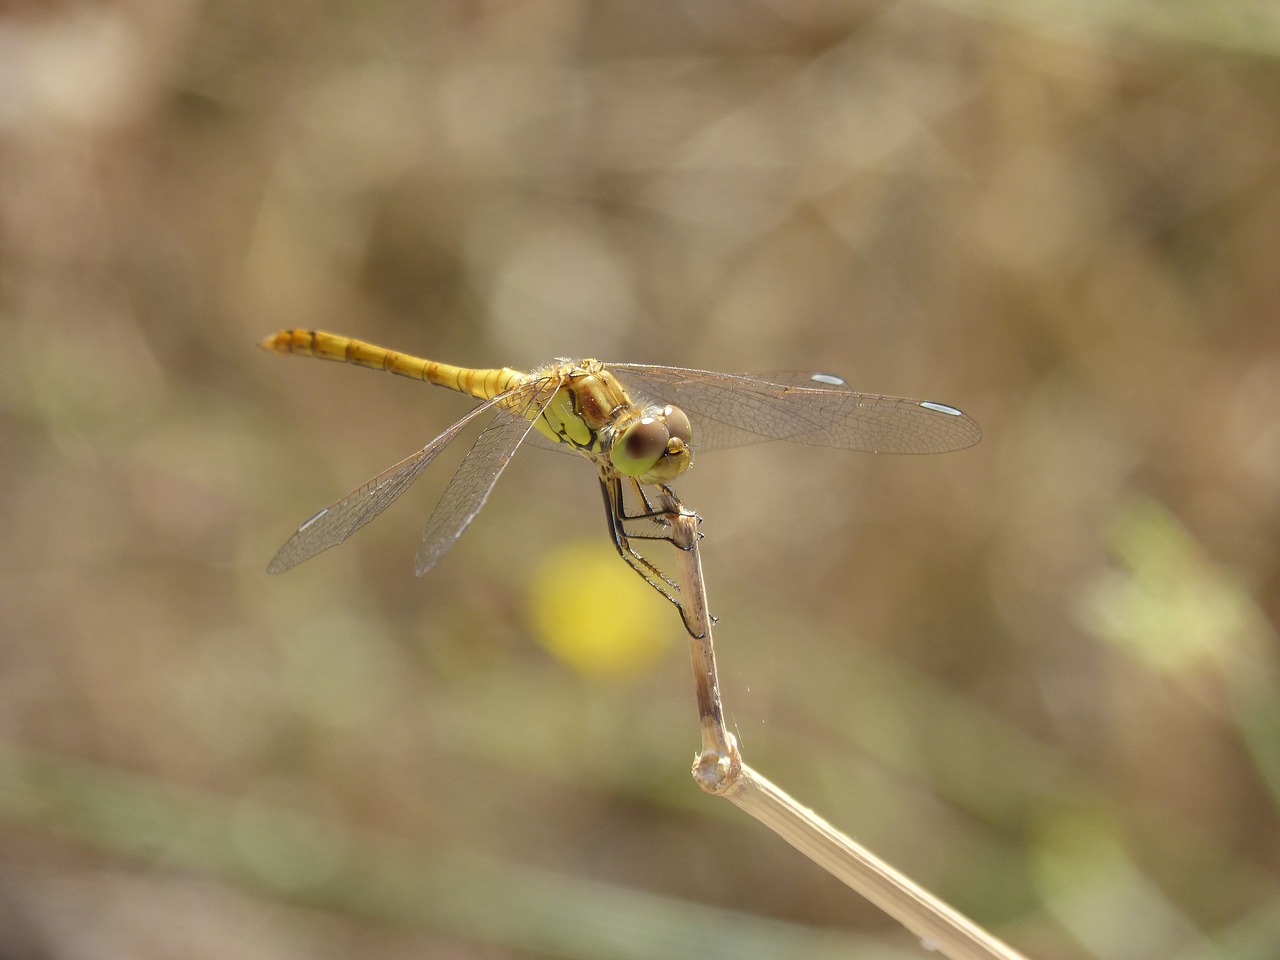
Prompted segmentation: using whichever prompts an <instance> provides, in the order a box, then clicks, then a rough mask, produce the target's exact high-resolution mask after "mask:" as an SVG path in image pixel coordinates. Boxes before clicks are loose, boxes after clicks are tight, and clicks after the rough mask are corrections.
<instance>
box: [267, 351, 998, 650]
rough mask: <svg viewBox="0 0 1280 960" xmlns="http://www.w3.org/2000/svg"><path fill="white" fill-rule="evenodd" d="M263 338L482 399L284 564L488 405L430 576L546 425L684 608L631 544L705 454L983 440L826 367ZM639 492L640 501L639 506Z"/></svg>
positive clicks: (937, 406)
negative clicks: (748, 448)
mask: <svg viewBox="0 0 1280 960" xmlns="http://www.w3.org/2000/svg"><path fill="white" fill-rule="evenodd" d="M259 346H261V347H262V348H263V349H264V350H270V351H273V352H275V353H293V354H299V355H303V356H310V357H317V358H319V359H321V360H335V361H339V362H343V363H352V364H355V365H357V366H361V367H370V368H372V369H375V370H385V371H387V372H388V373H395V374H399V375H400V376H405V377H411V378H413V379H417V380H425V381H427V382H428V383H433V384H436V385H437V386H441V387H448V388H449V389H450V390H455V391H458V392H460V393H465V394H467V395H469V396H471V397H474V398H476V399H477V400H480V401H482V402H481V403H480V404H479V405H478V406H476V407H474V408H473V409H472V410H471V411H470V412H469V413H468V414H467V415H466V416H464V417H463V418H462V419H461V420H459V421H458V422H457V423H455V424H453V425H452V426H451V427H449V428H448V429H447V430H445V431H444V432H443V433H442V434H440V435H439V436H438V437H436V438H435V439H434V440H432V441H431V442H430V443H428V444H427V445H426V446H425V447H423V448H422V449H421V450H419V451H417V452H416V453H414V454H411V455H410V456H408V457H406V458H405V459H404V460H401V461H400V462H399V463H397V464H395V465H393V466H391V467H389V468H388V469H386V470H384V471H383V472H382V473H380V474H378V475H377V476H376V477H374V478H373V479H372V480H369V481H368V482H367V483H365V484H363V485H361V486H360V487H357V488H356V489H355V490H353V491H351V492H350V493H348V494H347V495H346V496H345V497H342V498H341V499H339V500H336V501H335V502H333V503H331V504H329V506H327V507H325V508H324V509H323V510H320V511H319V512H318V513H316V514H315V515H313V516H312V517H311V518H310V519H309V520H307V521H306V522H305V523H303V524H302V526H300V527H299V528H298V530H297V532H296V533H294V535H293V536H292V537H290V538H289V540H288V541H287V542H286V543H285V544H284V546H282V547H281V548H280V550H279V551H278V552H277V553H276V555H275V557H274V558H272V560H271V563H270V564H269V565H268V567H267V570H268V572H269V573H283V572H284V571H286V570H289V569H291V568H293V567H295V566H297V565H298V564H300V563H302V562H303V561H304V560H309V559H310V558H311V557H314V556H315V555H316V554H318V553H320V552H321V551H324V550H327V549H329V548H330V547H335V546H337V545H338V544H340V543H342V542H343V541H345V540H346V539H347V538H348V537H350V536H351V535H352V534H353V533H355V532H356V531H357V530H359V529H360V528H361V527H363V526H364V525H365V524H367V523H369V522H370V521H371V520H373V519H374V518H375V517H377V516H378V515H379V514H381V513H382V512H383V511H384V510H386V509H387V507H389V506H391V504H392V503H394V502H395V501H396V500H397V499H398V498H399V497H400V495H401V494H403V493H404V492H405V490H407V489H408V488H409V485H410V484H412V483H413V481H414V480H416V479H417V478H418V477H419V476H420V475H421V474H422V472H423V471H424V470H425V469H426V468H427V467H428V466H429V465H430V463H431V461H432V460H434V459H435V457H436V455H437V454H439V453H440V451H441V450H443V449H444V448H445V446H447V445H448V444H449V442H450V441H451V440H453V439H454V437H456V436H457V435H458V434H459V433H460V432H461V431H462V430H463V428H464V427H466V426H467V424H469V423H471V421H473V420H475V419H476V418H478V417H480V416H481V415H483V414H485V413H486V412H490V413H492V414H493V421H492V423H490V424H489V426H487V427H486V428H485V429H484V430H483V431H482V432H481V434H480V437H479V439H478V440H476V442H475V444H474V445H473V446H472V448H471V450H470V451H469V452H468V453H467V455H466V457H465V458H464V459H463V461H462V463H461V465H460V466H459V467H458V469H457V472H456V473H455V474H454V476H453V479H452V480H451V481H450V482H449V485H448V486H447V487H446V488H445V491H444V493H443V495H442V496H441V497H440V500H439V501H438V502H437V503H436V506H435V509H434V510H433V511H432V513H431V517H430V519H429V520H428V521H427V525H426V528H425V529H424V530H423V533H422V540H421V543H420V546H419V548H418V555H417V572H418V575H419V576H421V575H422V574H424V573H426V572H427V571H428V570H430V569H431V568H432V567H433V566H435V564H436V563H437V562H438V561H439V560H440V558H441V557H443V556H444V555H445V554H446V553H447V552H448V551H449V549H450V548H451V547H452V546H453V544H454V543H455V542H456V541H457V540H458V538H459V537H460V536H462V533H463V531H464V530H466V528H467V526H468V525H469V524H470V523H471V521H472V520H474V519H475V517H476V514H477V513H479V512H480V508H481V507H483V506H484V503H485V500H486V499H488V496H489V492H490V491H491V490H492V489H493V485H494V484H495V483H496V482H497V480H498V477H499V476H501V474H502V471H503V470H504V469H505V468H506V466H507V463H508V462H510V460H511V457H512V456H513V455H514V454H515V452H516V449H517V448H518V447H519V446H520V444H521V443H523V442H524V440H525V439H526V438H527V437H529V436H530V435H531V433H533V432H534V431H537V433H536V434H535V436H537V437H538V438H540V439H541V441H542V443H543V445H552V446H556V447H559V448H561V449H566V450H569V451H572V452H575V453H578V454H581V455H582V456H584V457H586V458H587V459H588V460H590V461H591V462H592V463H593V464H595V467H596V470H597V473H598V474H599V478H600V487H601V490H602V492H603V495H604V501H605V506H606V514H607V516H608V521H609V534H610V536H611V538H612V539H613V544H614V547H615V548H616V549H617V551H618V553H619V555H620V556H621V557H622V559H623V560H625V561H626V562H627V563H628V564H629V565H630V566H631V568H632V569H633V570H635V571H636V572H637V573H638V574H640V576H641V577H643V578H644V579H645V581H646V582H647V583H648V584H649V585H650V586H651V587H653V588H654V589H655V590H657V591H658V592H659V593H661V594H662V595H663V596H664V597H666V598H667V599H668V600H670V601H671V602H672V603H674V604H675V605H676V607H677V608H678V609H680V611H681V616H682V618H683V616H684V608H683V607H682V606H681V603H680V598H679V596H678V593H679V587H678V586H677V585H676V584H675V583H674V582H673V581H671V580H670V579H669V578H668V577H667V576H666V575H665V574H663V573H662V571H661V570H659V569H658V567H657V566H656V565H655V564H653V563H652V562H650V561H649V560H648V559H647V558H645V557H644V556H643V555H642V554H641V553H640V552H639V550H637V549H636V548H635V546H633V544H632V541H633V540H654V539H668V537H667V536H665V535H664V534H663V533H662V526H663V525H664V523H665V520H664V517H665V516H666V515H667V512H666V511H667V510H668V509H669V508H663V507H661V506H655V501H654V499H652V498H651V497H652V495H651V494H650V493H649V492H648V491H647V490H646V488H652V489H654V490H657V491H659V492H660V493H661V494H662V495H664V496H663V497H662V502H665V503H668V504H669V503H678V501H677V500H676V498H675V494H674V492H673V491H672V490H671V489H670V487H669V486H668V483H669V482H670V481H671V480H674V479H675V478H676V477H678V476H679V475H680V474H681V473H683V472H684V471H685V470H687V469H688V468H689V466H690V465H691V464H692V462H693V457H694V454H695V451H698V452H700V451H706V450H715V449H722V448H726V447H735V446H743V445H746V444H751V443H762V442H765V441H769V440H787V441H790V442H792V443H800V444H806V445H810V446H820V447H841V448H844V449H848V450H863V451H870V452H876V453H944V452H947V451H950V450H960V449H963V448H965V447H969V446H972V445H973V444H975V443H977V442H978V440H979V439H981V437H982V431H981V429H980V428H979V427H978V425H977V423H975V422H974V421H973V420H972V419H970V418H969V417H968V416H966V415H965V414H963V413H961V412H960V411H959V410H957V409H956V408H955V407H952V406H948V405H947V404H942V403H934V402H931V401H927V400H911V399H908V398H905V397H889V396H878V395H875V394H868V393H857V392H855V391H853V390H850V389H849V388H848V387H847V385H846V384H845V383H844V381H842V380H840V379H839V378H838V377H833V376H830V375H828V374H812V375H793V374H785V375H769V376H767V377H759V376H751V375H745V374H730V373H713V372H710V371H707V370H691V369H685V368H682V367H660V366H645V365H640V364H632V363H602V362H600V361H598V360H557V361H555V362H554V363H550V364H548V365H546V366H544V367H541V368H539V369H537V370H534V371H532V372H530V373H521V372H520V371H518V370H512V369H510V368H508V367H502V368H499V369H492V370H481V369H470V368H466V367H455V366H452V365H450V364H447V363H438V362H436V361H434V360H424V359H421V358H419V357H413V356H409V355H408V354H403V353H397V352H396V351H393V350H387V349H385V348H383V347H378V346H374V345H373V344H370V343H365V342H363V341H361V340H353V339H351V338H349V337H343V336H338V335H336V334H332V333H324V332H321V331H311V330H282V331H280V332H279V333H276V334H273V335H272V336H270V337H267V338H266V339H265V340H263V341H262V342H261V343H260V344H259ZM628 498H630V499H631V501H632V503H633V506H634V508H635V509H634V510H633V512H628V509H629V508H628V505H627V501H628ZM641 522H652V523H655V524H656V525H657V526H656V527H647V528H645V529H646V530H657V531H658V532H656V533H654V532H647V533H642V532H638V531H639V529H640V528H639V527H638V526H637V525H638V524H640V523H641ZM686 626H688V623H687V622H686Z"/></svg>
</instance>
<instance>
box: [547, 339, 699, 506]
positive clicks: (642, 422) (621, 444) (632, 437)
mask: <svg viewBox="0 0 1280 960" xmlns="http://www.w3.org/2000/svg"><path fill="white" fill-rule="evenodd" d="M558 373H559V381H560V382H559V385H558V387H557V388H556V392H555V394H554V395H553V396H552V398H551V400H550V402H549V403H547V405H546V406H545V407H544V408H543V411H542V415H541V416H540V417H539V418H538V420H537V422H536V424H535V426H536V427H537V428H538V430H540V431H541V432H542V433H543V434H545V435H546V436H548V437H550V438H551V439H552V440H556V441H558V442H560V443H566V444H568V445H569V446H571V447H573V448H574V449H576V450H578V451H579V452H580V453H582V454H583V455H584V456H586V457H587V458H589V459H592V460H596V461H597V462H603V463H605V464H607V465H608V466H610V467H612V469H614V470H616V471H617V472H618V473H620V474H622V475H623V476H628V477H635V478H636V479H638V480H639V481H640V482H641V483H665V482H666V481H668V480H670V479H672V478H673V477H675V476H677V475H679V474H681V473H683V472H684V471H685V470H687V469H688V467H689V464H690V463H691V462H692V460H693V450H692V446H691V445H692V440H693V431H692V429H691V427H690V425H689V418H688V417H687V416H685V414H684V412H683V411H681V410H680V409H679V408H678V407H673V406H670V405H668V406H665V407H659V406H645V407H640V406H638V405H637V404H636V403H635V402H634V401H633V400H632V399H631V397H630V396H629V395H628V394H627V391H626V388H624V387H623V386H622V384H621V383H620V382H619V381H618V378H617V377H615V376H614V375H613V374H612V373H610V372H609V370H607V369H606V368H605V366H604V364H602V363H600V362H599V361H596V360H582V361H579V362H578V363H576V364H568V363H566V364H565V365H564V366H563V367H561V368H560V370H559V371H558Z"/></svg>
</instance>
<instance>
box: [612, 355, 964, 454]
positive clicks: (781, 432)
mask: <svg viewBox="0 0 1280 960" xmlns="http://www.w3.org/2000/svg"><path fill="white" fill-rule="evenodd" d="M607 366H608V367H609V369H610V370H612V371H613V372H614V373H615V374H617V375H618V378H619V379H620V380H621V381H622V383H623V385H624V386H625V387H626V388H627V390H628V391H629V392H631V396H632V399H633V400H638V399H641V398H643V399H644V400H647V401H650V402H653V403H664V404H666V403H670V404H674V405H675V406H677V407H680V408H681V409H682V410H684V412H685V413H687V414H689V416H690V417H691V418H692V419H694V421H695V423H696V424H697V428H698V430H697V433H696V434H695V436H694V444H695V449H698V450H718V449H723V448H726V447H737V446H744V445H746V444H751V443H764V442H766V441H769V440H787V441H789V442H791V443H802V444H806V445H808V446H814V447H841V448H843V449H846V450H866V451H870V452H873V453H943V452H945V451H948V450H961V449H963V448H965V447H971V446H973V445H974V444H975V443H977V442H978V441H979V440H980V439H981V438H982V430H981V428H980V427H979V426H978V424H977V423H975V422H974V421H973V420H972V419H971V418H969V417H968V416H966V415H965V414H963V413H961V412H960V411H959V410H957V409H956V408H955V407H952V406H948V405H947V404H944V403H934V402H932V401H928V400H912V399H910V398H908V397H887V396H879V395H877V394H872V393H858V392H857V391H854V390H850V389H849V388H848V385H847V384H845V383H844V382H843V381H842V380H840V379H839V378H838V377H832V376H829V375H827V374H803V375H800V374H770V375H768V376H770V377H773V378H775V379H763V378H761V377H758V376H751V375H748V374H734V373H714V372H712V371H709V370H689V369H685V368H682V367H652V366H642V365H639V364H632V363H610V364H607Z"/></svg>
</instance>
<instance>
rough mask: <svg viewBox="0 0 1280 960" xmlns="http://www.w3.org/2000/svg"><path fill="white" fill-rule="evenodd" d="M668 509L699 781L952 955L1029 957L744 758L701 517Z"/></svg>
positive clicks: (671, 503) (668, 505)
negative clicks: (721, 657) (727, 707)
mask: <svg viewBox="0 0 1280 960" xmlns="http://www.w3.org/2000/svg"><path fill="white" fill-rule="evenodd" d="M663 509H664V510H666V511H667V519H668V521H669V522H670V524H671V529H672V541H673V542H674V543H675V546H676V548H677V550H676V553H677V555H678V566H679V583H680V592H681V600H682V603H683V605H684V619H685V623H686V625H687V626H688V627H689V628H690V630H689V635H690V643H689V648H690V652H691V654H692V658H693V678H694V683H695V686H696V689H697V695H698V718H699V721H700V723H701V727H702V752H701V753H700V754H698V756H697V758H696V759H695V760H694V764H693V778H694V780H696V781H697V783H698V786H700V787H701V788H702V789H703V790H705V791H707V792H708V793H711V794H714V795H716V796H722V797H724V798H725V799H727V800H731V801H732V802H733V803H734V804H736V805H737V806H738V807H740V808H741V809H743V810H745V811H746V812H747V813H749V814H751V816H753V817H755V818H756V819H757V820H759V821H760V822H761V823H763V824H764V825H765V826H766V827H768V828H769V829H770V830H772V831H773V832H774V833H776V834H777V835H778V836H780V837H782V839H783V840H786V841H787V843H789V844H791V845H792V846H793V847H795V848H796V849H797V850H799V851H800V852H801V853H803V854H804V855H805V856H807V857H809V859H811V860H813V861H814V862H815V863H817V864H818V865H819V866H820V867H822V868H823V869H825V870H826V871H827V872H829V873H830V874H832V875H833V876H835V877H837V878H839V879H840V880H841V881H843V882H844V883H845V884H846V885H847V886H849V887H851V888H852V889H853V890H855V891H857V892H858V893H860V894H861V895H862V896H864V897H866V898H867V899H868V900H870V901H871V902H872V903H874V904H875V905H876V906H878V907H879V908H880V909H881V910H883V911H884V912H885V913H887V914H889V915H890V916H891V917H893V918H894V919H895V920H897V921H898V922H899V923H901V924H902V925H903V926H904V927H906V928H907V929H908V930H910V931H911V932H912V933H914V934H915V935H916V936H918V937H920V939H921V942H922V943H924V944H925V945H926V946H928V947H929V948H930V949H934V950H937V951H938V952H939V953H941V954H942V955H943V956H945V957H947V958H949V960H1025V958H1023V956H1022V954H1020V953H1018V952H1017V951H1016V950H1013V949H1012V948H1011V947H1009V946H1007V945H1006V944H1004V943H1003V942H1001V941H1000V940H998V939H996V938H995V937H993V936H992V935H991V934H989V933H988V932H987V931H985V930H983V929H982V928H981V927H979V926H978V925H977V924H975V923H973V922H972V921H971V920H969V919H968V918H967V917H965V916H964V915H962V914H960V913H958V912H957V911H956V910H954V909H952V908H951V907H949V906H948V905H947V904H945V903H943V902H942V901H941V900H939V899H938V898H937V897H935V896H933V894H931V893H929V892H928V891H927V890H925V889H923V888H922V887H920V886H918V885H917V884H915V883H913V882H912V881H911V880H910V879H908V878H907V877H905V876H904V875H903V874H901V873H899V872H898V871H897V870H895V869H894V868H893V867H891V866H889V864H887V863H885V862H884V861H883V860H881V859H880V858H879V857H877V856H876V855H875V854H873V853H872V852H871V851H870V850H868V849H866V848H865V847H863V846H862V845H860V844H858V843H855V842H854V841H853V840H851V839H850V838H849V837H847V836H845V835H844V834H843V833H841V832H840V831H839V830H837V829H835V828H834V827H833V826H831V824H829V823H827V822H826V821H825V820H823V819H822V818H821V817H819V816H817V815H816V814H815V813H814V812H813V811H812V810H809V809H807V808H805V807H802V806H801V805H800V804H798V803H796V802H795V801H794V800H793V799H791V797H789V796H788V795H787V794H786V793H784V792H783V791H782V790H780V789H778V787H776V786H774V785H773V784H772V783H770V782H769V781H768V780H766V779H765V778H764V777H762V776H760V774H758V773H756V772H755V771H754V770H752V769H751V768H750V767H748V766H746V765H745V764H744V763H743V762H742V757H741V755H740V754H739V752H738V746H737V742H736V741H735V739H734V737H733V734H731V733H729V732H728V731H727V730H725V728H724V715H723V709H722V707H721V705H720V687H719V684H718V682H717V680H716V658H715V649H714V647H713V645H712V640H711V625H712V621H711V616H710V614H709V613H708V611H707V596H706V586H705V584H704V582H703V579H702V560H701V558H700V556H699V554H698V517H697V515H696V514H694V513H693V512H691V511H689V510H687V509H686V508H685V507H684V506H683V505H682V504H681V503H679V501H677V500H676V499H675V498H674V497H670V496H669V497H667V499H666V502H665V503H664V504H663Z"/></svg>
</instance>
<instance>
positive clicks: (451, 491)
mask: <svg viewBox="0 0 1280 960" xmlns="http://www.w3.org/2000/svg"><path fill="white" fill-rule="evenodd" d="M554 394H555V391H554V390H551V391H547V392H546V393H545V396H544V397H543V399H542V400H541V401H538V402H537V403H536V407H535V406H533V405H531V404H520V405H518V406H517V407H516V408H515V409H511V408H509V407H507V406H502V407H499V408H498V411H497V415H496V416H495V417H494V418H493V423H491V424H489V426H488V427H486V428H485V430H484V432H483V433H482V434H480V438H479V439H478V440H476V442H475V445H474V446H473V447H472V448H471V449H470V450H469V451H468V452H467V455H466V457H465V458H464V459H463V461H462V463H461V464H459V465H458V470H457V472H456V473H455V474H454V475H453V479H452V480H450V481H449V486H448V487H446V488H445V491H444V494H443V495H441V497H440V501H439V502H438V503H437V504H436V508H435V509H434V510H433V511H432V512H431V518H430V519H429V520H427V526H426V528H425V529H424V530H423V531H422V545H421V546H420V547H419V548H418V560H417V570H418V576H422V575H423V574H424V573H426V572H427V571H428V570H430V569H431V568H432V567H434V566H435V565H436V562H437V561H438V560H439V559H440V558H441V557H443V556H444V555H445V554H446V553H448V552H449V548H450V547H452V546H453V545H454V543H456V542H457V540H458V538H459V537H460V536H462V532H463V531H464V530H466V529H467V526H468V525H469V524H470V523H471V521H472V520H474V519H475V517H476V514H477V513H479V512H480V508H481V507H483V506H484V502H485V501H486V500H487V499H489V491H491V490H492V489H493V485H494V484H495V483H497V482H498V477H500V476H502V471H503V470H505V469H506V468H507V464H508V463H510V462H511V458H512V457H513V456H514V455H515V452H516V450H517V449H518V448H519V446H520V444H521V443H522V442H523V441H524V438H525V437H526V436H528V435H529V431H530V430H532V429H533V424H534V421H535V420H537V419H538V418H539V417H540V416H542V411H543V410H545V409H546V406H547V404H548V403H550V402H551V398H552V396H553V395H554ZM531 399H533V400H536V397H534V398H531ZM491 402H492V401H491Z"/></svg>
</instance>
